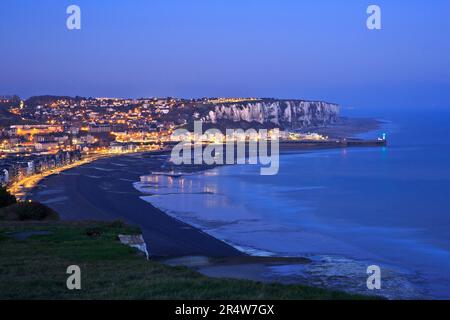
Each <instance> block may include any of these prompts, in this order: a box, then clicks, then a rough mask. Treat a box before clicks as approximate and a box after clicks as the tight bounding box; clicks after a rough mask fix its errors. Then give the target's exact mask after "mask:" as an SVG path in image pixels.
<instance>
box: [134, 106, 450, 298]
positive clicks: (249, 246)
mask: <svg viewBox="0 0 450 320" xmlns="http://www.w3.org/2000/svg"><path fill="white" fill-rule="evenodd" d="M344 115H345V116H349V117H375V118H377V119H379V120H381V121H382V122H383V123H382V125H381V127H380V128H379V129H377V130H375V131H371V132H367V133H364V134H360V135H358V137H360V138H377V137H379V136H381V135H382V134H383V133H385V134H386V137H387V139H388V146H387V147H368V148H366V147H364V148H347V149H333V150H319V151H318V150H314V151H307V152H302V153H297V154H283V155H281V156H280V169H279V173H278V174H277V175H274V176H261V175H260V174H259V173H260V168H259V166H257V165H233V166H223V167H217V168H214V169H211V170H208V171H205V172H202V173H197V174H190V175H184V176H182V177H179V178H172V177H167V176H151V175H150V176H147V177H146V178H147V179H150V181H152V182H157V186H155V185H154V184H151V185H152V186H154V187H153V188H152V189H149V188H148V186H147V188H142V187H143V184H145V183H142V182H136V183H135V187H136V188H138V189H140V190H141V191H143V192H146V193H149V194H148V195H144V196H142V199H143V200H145V201H148V202H150V203H152V204H153V205H155V206H157V207H159V208H160V209H162V210H164V211H166V212H167V213H168V214H170V215H172V216H174V217H175V218H177V219H180V220H182V221H184V222H187V223H189V224H191V225H193V226H195V227H198V228H200V229H201V230H203V231H204V232H206V233H208V234H210V235H212V236H214V237H216V238H218V239H221V240H223V241H225V242H226V243H229V244H230V245H233V246H234V247H236V248H238V249H239V250H242V251H244V252H246V253H248V254H251V255H257V256H275V257H277V256H282V257H308V258H309V259H311V263H309V264H298V265H296V264H287V265H273V266H271V267H270V268H269V271H268V273H269V274H268V277H273V278H277V277H286V278H289V279H291V280H292V281H293V282H296V281H297V282H298V283H306V284H311V285H318V286H324V287H330V288H336V289H339V290H345V291H348V292H355V293H363V294H371V295H380V296H384V297H387V298H391V299H449V298H450V111H449V110H448V109H445V108H439V107H430V108H395V109H368V110H362V109H347V110H344ZM370 266H377V267H379V270H380V280H381V288H380V289H374V290H369V289H368V287H367V279H368V277H369V276H370V275H371V273H370V270H369V273H368V268H369V267H370Z"/></svg>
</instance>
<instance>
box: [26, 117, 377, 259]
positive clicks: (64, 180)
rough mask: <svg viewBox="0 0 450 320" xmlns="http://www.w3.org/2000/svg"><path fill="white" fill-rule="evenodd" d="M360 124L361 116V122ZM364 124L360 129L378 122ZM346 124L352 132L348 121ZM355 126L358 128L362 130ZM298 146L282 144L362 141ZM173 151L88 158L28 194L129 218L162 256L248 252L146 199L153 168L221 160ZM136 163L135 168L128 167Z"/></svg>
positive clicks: (80, 214) (89, 212)
mask: <svg viewBox="0 0 450 320" xmlns="http://www.w3.org/2000/svg"><path fill="white" fill-rule="evenodd" d="M357 123H358V125H359V122H357ZM374 123H376V124H377V125H380V124H381V122H380V121H378V120H373V121H372V122H371V124H372V126H370V127H366V128H364V127H360V126H358V128H357V130H356V131H357V132H358V133H363V132H369V131H373V130H375V129H379V126H376V128H374ZM340 130H342V131H343V132H346V130H348V124H345V125H343V126H342V127H341V128H340ZM356 131H355V132H356ZM293 145H294V146H293V147H291V146H290V147H288V148H280V153H281V154H284V153H286V154H291V153H302V152H311V151H315V150H325V149H339V148H342V147H344V148H345V147H358V145H356V146H349V145H341V144H339V145H336V144H327V143H325V144H313V145H311V144H308V143H299V144H297V143H293ZM167 158H168V154H167V151H166V152H164V151H149V152H138V153H131V154H123V155H114V156H111V157H101V158H100V159H96V160H94V161H91V162H89V163H86V164H82V165H80V166H76V167H74V168H70V169H68V170H65V171H62V172H60V173H59V174H58V175H55V174H50V175H48V176H46V177H43V178H42V179H41V180H40V181H39V182H38V183H37V184H36V185H35V186H34V187H33V188H31V189H30V190H29V191H28V196H27V197H28V198H29V199H32V200H35V201H39V202H42V203H43V204H46V205H48V206H50V207H51V208H52V209H54V210H55V211H57V212H58V213H59V214H60V216H61V219H62V220H69V221H70V220H72V221H73V220H109V221H111V220H117V219H119V220H124V221H125V222H127V223H131V224H135V225H138V226H140V227H141V228H142V232H143V236H144V239H145V241H146V242H147V246H148V248H149V253H150V255H152V256H157V257H181V256H208V257H230V256H248V254H246V253H245V252H243V251H240V250H238V249H237V248H235V247H234V246H232V245H230V244H228V243H225V242H224V241H222V240H220V239H216V238H214V237H213V236H211V235H208V234H206V233H205V232H204V231H202V230H201V229H199V228H196V227H194V226H192V225H189V224H187V223H185V222H182V221H180V220H178V219H176V218H174V217H172V216H171V215H170V214H168V213H166V212H164V211H162V210H160V209H159V208H157V207H155V206H154V205H152V204H151V203H149V202H147V201H144V200H142V199H141V198H140V197H141V196H146V195H148V194H145V193H142V192H139V191H138V190H137V189H135V188H134V186H133V183H134V182H138V181H140V177H141V176H144V175H149V174H151V173H152V172H170V171H175V170H176V171H181V172H185V173H199V172H203V171H206V170H208V169H211V168H214V167H215V166H214V165H212V166H208V165H185V166H181V168H180V166H177V165H172V164H170V163H168V161H167ZM130 164H131V165H132V166H131V170H128V168H129V167H130Z"/></svg>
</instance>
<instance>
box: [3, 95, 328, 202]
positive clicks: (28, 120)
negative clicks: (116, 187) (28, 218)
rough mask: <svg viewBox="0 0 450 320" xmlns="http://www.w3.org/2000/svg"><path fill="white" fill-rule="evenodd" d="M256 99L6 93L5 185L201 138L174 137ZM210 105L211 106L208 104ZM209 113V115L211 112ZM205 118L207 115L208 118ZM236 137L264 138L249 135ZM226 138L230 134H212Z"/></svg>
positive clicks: (289, 136) (17, 186)
mask: <svg viewBox="0 0 450 320" xmlns="http://www.w3.org/2000/svg"><path fill="white" fill-rule="evenodd" d="M255 101H258V99H256V98H230V99H228V98H211V99H210V98H203V99H175V98H141V99H123V98H83V97H60V96H36V97H31V98H29V99H26V100H23V99H21V98H19V97H18V96H3V97H0V110H1V112H2V117H1V122H0V184H1V185H3V186H8V187H9V188H10V190H11V191H12V192H13V193H15V194H16V195H19V196H20V193H21V191H22V189H23V188H25V187H26V186H29V187H31V186H32V185H33V184H32V183H31V181H38V180H39V178H42V177H45V176H46V175H49V174H52V173H57V172H60V171H62V170H65V169H66V168H70V167H73V166H76V165H79V164H83V163H86V162H89V161H92V160H95V159H98V158H100V157H107V156H112V155H118V154H125V153H132V152H144V151H155V150H164V149H166V148H167V147H168V146H170V144H171V143H173V142H176V141H180V140H183V139H184V140H186V139H187V140H190V139H195V138H196V137H193V136H191V135H187V136H185V137H180V136H177V137H174V136H172V133H173V131H174V130H175V129H176V128H179V127H183V126H185V125H186V124H187V123H188V122H189V121H190V120H204V114H205V108H206V107H207V106H214V105H221V106H222V105H226V104H239V103H246V102H248V103H252V102H255ZM205 106H206V107H205ZM207 116H208V114H207ZM202 117H203V119H202ZM241 135H242V136H239V134H237V135H236V134H234V136H233V139H236V140H243V139H244V140H245V139H260V138H261V137H248V136H245V134H241ZM281 137H282V138H284V139H285V140H293V141H296V140H305V141H310V140H316V141H325V140H326V139H327V137H324V136H322V135H319V134H316V133H306V134H301V133H293V132H288V131H286V132H282V133H281ZM206 139H208V140H209V141H212V142H214V141H215V142H218V141H219V142H223V141H224V136H221V137H218V136H216V135H215V136H207V137H206Z"/></svg>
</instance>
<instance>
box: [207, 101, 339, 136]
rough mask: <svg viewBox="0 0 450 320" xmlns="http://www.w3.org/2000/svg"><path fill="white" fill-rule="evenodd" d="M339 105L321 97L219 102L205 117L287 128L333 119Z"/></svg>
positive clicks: (320, 124) (208, 121)
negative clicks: (305, 99) (322, 99)
mask: <svg viewBox="0 0 450 320" xmlns="http://www.w3.org/2000/svg"><path fill="white" fill-rule="evenodd" d="M338 117H339V106H338V105H336V104H332V103H326V102H321V101H301V100H267V101H266V100H262V101H251V102H243V103H228V104H218V105H215V106H214V107H212V110H210V111H209V112H208V114H207V115H206V116H204V117H203V119H202V120H203V121H204V122H207V123H213V124H215V123H220V122H221V120H228V121H233V122H239V121H246V122H257V123H260V124H268V125H275V126H278V127H281V128H286V129H301V128H305V127H310V126H323V125H327V124H330V123H334V122H335V121H336V120H337V119H338Z"/></svg>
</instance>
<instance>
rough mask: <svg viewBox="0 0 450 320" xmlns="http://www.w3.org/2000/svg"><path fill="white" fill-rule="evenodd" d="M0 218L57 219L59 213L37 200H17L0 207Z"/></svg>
mask: <svg viewBox="0 0 450 320" xmlns="http://www.w3.org/2000/svg"><path fill="white" fill-rule="evenodd" d="M0 220H19V221H26V220H59V215H58V214H57V213H56V212H55V211H53V210H52V209H50V208H49V207H47V206H46V205H43V204H42V203H39V202H19V203H15V204H13V205H10V206H8V207H6V208H3V209H1V211H0Z"/></svg>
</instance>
